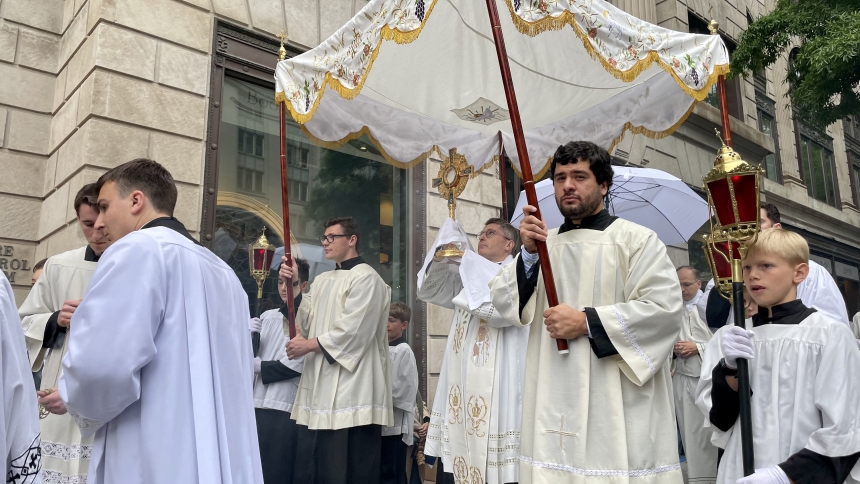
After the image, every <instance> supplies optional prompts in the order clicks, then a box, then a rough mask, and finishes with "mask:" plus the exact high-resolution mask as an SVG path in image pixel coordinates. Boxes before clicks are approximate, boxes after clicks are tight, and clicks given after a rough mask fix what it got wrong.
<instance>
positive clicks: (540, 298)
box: [491, 219, 683, 484]
mask: <svg viewBox="0 0 860 484" xmlns="http://www.w3.org/2000/svg"><path fill="white" fill-rule="evenodd" d="M547 249H548V251H549V257H550V262H551V264H552V268H553V273H554V275H555V285H556V289H557V291H558V297H559V300H560V302H561V303H565V304H567V305H569V306H570V307H572V308H573V309H576V310H580V311H581V310H583V309H585V308H594V310H595V312H596V313H597V315H598V317H599V319H600V321H601V323H602V326H603V329H604V330H605V332H606V335H607V337H608V338H609V340H610V341H611V343H612V345H613V346H614V348H615V350H617V352H618V354H616V355H612V356H607V357H604V358H597V356H596V355H595V354H594V352H593V350H592V347H591V344H590V343H589V338H588V337H586V336H582V337H579V338H576V339H574V340H569V342H568V343H569V346H570V353H569V354H568V355H560V354H559V353H558V351H557V350H556V341H555V340H554V339H553V338H551V337H550V336H549V332H547V330H546V327H545V326H544V324H543V313H544V311H545V310H546V309H547V299H546V290H545V288H544V285H543V281H542V277H539V278H538V284H537V287H536V289H535V292H534V293H533V294H532V296H531V297H530V298H529V300H528V301H527V302H526V304H525V306H524V308H523V311H522V317H521V318H520V314H519V310H520V296H519V291H518V285H517V266H516V264H517V263H519V261H517V262H516V263H514V264H509V265H506V266H504V267H503V268H502V270H501V272H500V273H499V275H498V276H497V277H496V278H495V279H494V280H493V282H492V283H491V290H492V301H493V304H494V305H495V308H496V310H498V311H499V312H500V313H501V315H502V316H504V317H505V318H509V319H514V320H517V321H521V323H520V324H523V325H531V328H530V332H529V340H528V356H527V362H526V373H525V390H524V400H523V413H522V414H523V424H522V427H523V430H522V446H521V451H520V462H521V466H520V476H519V477H520V480H519V482H520V483H523V484H528V483H532V482H534V483H541V484H543V483H552V484H558V483H570V484H574V483H575V484H579V483H585V482H587V483H589V484H595V483H600V484H627V483H630V484H633V483H635V484H681V482H682V477H681V466H680V463H679V461H678V445H677V434H676V431H675V409H674V397H673V394H672V382H671V378H670V374H669V360H670V355H671V353H672V348H673V346H674V344H675V341H676V339H677V337H678V332H679V330H680V321H681V318H682V312H683V300H682V299H681V288H680V285H679V283H678V276H677V275H676V273H675V268H674V266H673V265H672V262H671V261H670V260H669V257H668V255H667V254H666V247H665V246H664V245H663V243H662V242H660V240H659V239H658V238H657V235H656V234H655V233H654V232H653V231H651V230H649V229H646V228H645V227H642V226H640V225H637V224H635V223H633V222H629V221H626V220H624V219H617V220H615V221H614V222H612V223H611V224H610V225H609V226H608V227H607V228H606V229H605V230H602V231H600V230H592V229H587V228H582V229H574V230H570V231H567V232H564V233H562V234H559V233H558V229H553V230H550V231H549V235H548V238H547ZM518 257H519V256H518ZM533 270H539V269H538V268H534V269H533ZM592 323H593V322H591V321H590V322H589V324H590V325H591V324H592Z"/></svg>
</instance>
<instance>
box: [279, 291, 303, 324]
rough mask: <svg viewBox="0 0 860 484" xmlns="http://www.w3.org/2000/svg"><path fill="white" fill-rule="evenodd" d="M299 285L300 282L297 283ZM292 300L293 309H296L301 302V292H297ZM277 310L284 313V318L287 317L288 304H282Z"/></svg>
mask: <svg viewBox="0 0 860 484" xmlns="http://www.w3.org/2000/svg"><path fill="white" fill-rule="evenodd" d="M299 285H301V284H299ZM293 301H294V303H293V309H294V310H296V311H298V310H299V305H300V304H301V303H302V293H299V294H298V295H297V296H296V297H294V298H293ZM279 311H280V312H281V314H283V315H284V317H285V318H287V317H289V316H288V314H289V311H290V308H289V306H287V303H284V305H283V306H281V309H279Z"/></svg>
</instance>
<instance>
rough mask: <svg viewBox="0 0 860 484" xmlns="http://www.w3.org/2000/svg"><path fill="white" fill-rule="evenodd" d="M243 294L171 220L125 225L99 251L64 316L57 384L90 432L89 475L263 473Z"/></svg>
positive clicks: (96, 480) (149, 479)
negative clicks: (65, 340)
mask: <svg viewBox="0 0 860 484" xmlns="http://www.w3.org/2000/svg"><path fill="white" fill-rule="evenodd" d="M248 314H249V310H248V297H247V294H246V293H245V291H244V290H243V289H242V286H241V284H240V283H239V280H238V279H237V278H236V274H235V273H234V272H233V270H232V269H231V268H230V267H229V266H227V264H225V263H224V262H223V261H222V260H221V259H219V258H218V257H216V256H215V254H213V253H212V252H210V251H209V250H207V249H205V248H203V247H200V246H198V245H195V244H194V243H193V242H192V241H190V240H188V239H187V238H186V237H184V236H183V235H181V234H180V233H179V232H176V231H174V230H171V229H169V228H166V227H153V228H147V229H143V230H138V231H136V232H132V233H130V234H129V235H127V236H125V237H123V238H122V239H120V240H118V241H117V242H115V243H114V244H113V245H112V246H111V247H110V248H108V249H107V250H106V251H105V253H104V254H103V255H102V257H101V259H100V261H99V265H98V269H96V273H95V275H94V276H93V279H92V281H91V283H90V287H89V291H88V292H87V295H86V297H85V298H84V301H83V302H82V303H81V305H80V306H79V307H78V309H77V311H75V314H74V316H73V317H72V322H71V326H70V327H71V328H72V329H71V331H72V337H71V338H70V340H69V347H68V352H67V354H66V356H65V358H64V359H63V375H62V376H61V377H60V383H59V391H60V396H61V397H62V398H63V401H64V402H65V403H66V408H67V409H68V411H69V413H70V414H72V416H73V418H75V420H76V421H77V422H78V425H79V426H80V427H81V429H82V433H84V435H88V434H92V433H93V432H95V441H94V445H93V452H92V457H91V459H90V472H89V476H88V481H87V482H88V483H89V484H103V483H118V482H122V483H123V484H173V483H180V482H182V483H186V482H187V483H195V482H199V483H201V484H202V483H207V484H208V483H213V484H214V483H221V484H231V483H233V484H236V483H253V484H261V483H262V482H263V477H262V471H261V468H260V454H259V446H258V443H257V431H256V425H255V419H254V403H253V398H252V394H251V388H252V376H253V362H252V360H253V357H252V354H251V341H250V338H249V337H248V326H247V321H248Z"/></svg>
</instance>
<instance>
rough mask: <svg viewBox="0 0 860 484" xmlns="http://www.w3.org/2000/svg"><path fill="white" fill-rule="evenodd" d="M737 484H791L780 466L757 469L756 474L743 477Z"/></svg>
mask: <svg viewBox="0 0 860 484" xmlns="http://www.w3.org/2000/svg"><path fill="white" fill-rule="evenodd" d="M737 484H791V481H789V480H788V476H787V475H785V471H783V470H782V468H781V467H780V466H773V467H765V468H764V469H756V470H755V474H753V475H751V476H746V477H741V478H740V479H738V481H737Z"/></svg>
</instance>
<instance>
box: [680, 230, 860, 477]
mask: <svg viewBox="0 0 860 484" xmlns="http://www.w3.org/2000/svg"><path fill="white" fill-rule="evenodd" d="M808 260H809V247H808V246H807V244H806V241H804V240H803V238H802V237H801V236H799V235H797V234H795V233H792V232H788V231H786V230H766V231H763V232H762V233H761V234H760V235H759V237H758V241H757V242H756V243H755V244H754V245H753V246H752V247H751V248H750V250H749V253H748V254H747V257H746V259H745V260H744V262H743V265H744V269H743V273H744V284H745V285H746V287H747V289H749V294H750V296H751V297H752V299H753V300H754V301H755V303H756V304H757V305H758V312H757V314H756V315H754V316H753V317H752V318H751V319H747V320H746V326H747V328H746V329H744V328H741V327H738V326H734V325H731V326H724V327H722V328H720V329H719V331H717V333H716V334H715V335H714V337H713V338H712V339H711V341H710V343H709V344H708V348H707V350H706V351H705V358H704V361H703V362H702V373H701V379H700V381H699V387H698V391H697V393H698V397H697V400H696V403H697V404H698V405H699V408H700V409H701V410H702V411H703V412H704V413H705V415H707V416H708V421H707V423H708V425H709V427H711V430H712V431H713V437H712V439H711V440H712V442H714V444H716V445H717V446H719V447H722V448H725V454H723V458H722V460H721V461H720V466H719V470H718V472H717V482H718V483H720V484H724V483H725V484H735V483H738V484H789V483H790V482H793V483H794V484H806V483H815V484H837V483H839V484H841V483H842V482H847V483H856V482H858V478H860V468H858V466H856V464H857V461H858V458H860V428H858V426H860V407H858V405H857V402H858V401H860V381H858V380H857V375H858V374H860V349H858V348H857V344H856V343H855V342H854V335H853V334H852V333H851V330H850V329H848V327H846V325H845V324H844V323H843V322H842V321H837V320H835V319H832V318H831V317H829V316H827V315H825V314H824V313H822V312H819V311H817V310H816V309H815V308H809V307H807V306H805V305H804V304H803V302H802V301H801V300H800V299H798V298H797V286H798V284H799V283H800V282H801V281H803V279H804V278H805V277H806V275H807V273H808V272H809V266H808V265H807V261H808ZM750 330H751V331H750ZM738 358H746V359H748V360H749V371H750V387H751V390H752V424H753V448H754V451H755V468H756V471H755V474H753V475H751V476H748V477H743V465H742V458H741V435H740V430H739V429H738V428H737V422H738V413H739V403H738V393H737V388H738V387H737V385H738V384H737V381H738V380H737V377H736V374H737V360H738ZM789 479H790V480H789Z"/></svg>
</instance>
